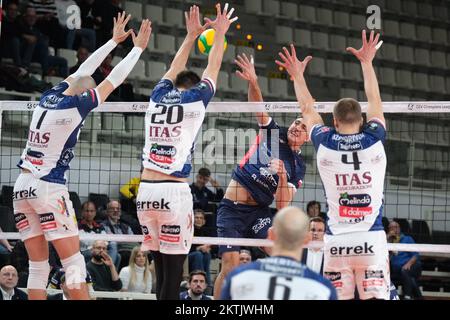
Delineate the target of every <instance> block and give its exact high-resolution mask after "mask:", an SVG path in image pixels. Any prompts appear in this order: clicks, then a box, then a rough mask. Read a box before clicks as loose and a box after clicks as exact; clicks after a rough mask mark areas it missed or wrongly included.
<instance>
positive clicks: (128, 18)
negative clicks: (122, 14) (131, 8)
mask: <svg viewBox="0 0 450 320" xmlns="http://www.w3.org/2000/svg"><path fill="white" fill-rule="evenodd" d="M130 19H131V14H129V15H128V16H127V18H126V19H125V21H124V22H123V25H124V26H126V25H127V23H128V21H130Z"/></svg>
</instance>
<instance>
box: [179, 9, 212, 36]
mask: <svg viewBox="0 0 450 320" xmlns="http://www.w3.org/2000/svg"><path fill="white" fill-rule="evenodd" d="M184 17H185V18H186V29H187V33H188V35H191V36H193V37H195V38H197V37H198V36H199V35H201V34H202V32H203V31H205V30H206V29H207V28H208V27H209V25H210V23H209V22H206V23H205V24H204V25H202V24H201V23H200V9H199V7H198V6H195V5H194V6H192V7H190V9H189V12H185V13H184Z"/></svg>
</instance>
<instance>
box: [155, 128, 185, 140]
mask: <svg viewBox="0 0 450 320" xmlns="http://www.w3.org/2000/svg"><path fill="white" fill-rule="evenodd" d="M180 134H181V126H175V127H173V128H170V129H169V128H168V127H152V126H150V128H149V134H148V135H149V137H150V138H152V139H154V138H163V139H164V138H165V139H167V138H177V137H179V136H180Z"/></svg>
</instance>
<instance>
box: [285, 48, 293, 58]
mask: <svg viewBox="0 0 450 320" xmlns="http://www.w3.org/2000/svg"><path fill="white" fill-rule="evenodd" d="M283 51H284V54H285V56H286V57H287V58H290V57H291V54H290V53H289V51H288V49H287V48H286V47H283Z"/></svg>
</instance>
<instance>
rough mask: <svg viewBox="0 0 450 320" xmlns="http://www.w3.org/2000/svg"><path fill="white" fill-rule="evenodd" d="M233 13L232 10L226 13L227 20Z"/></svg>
mask: <svg viewBox="0 0 450 320" xmlns="http://www.w3.org/2000/svg"><path fill="white" fill-rule="evenodd" d="M233 12H234V8H231V10H230V12H228V14H227V18H228V19H230V18H231V15H232V14H233Z"/></svg>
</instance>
